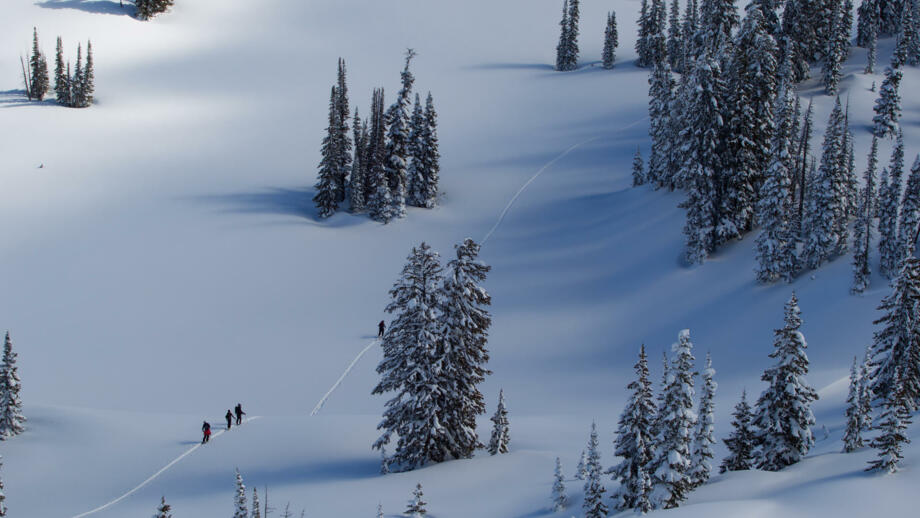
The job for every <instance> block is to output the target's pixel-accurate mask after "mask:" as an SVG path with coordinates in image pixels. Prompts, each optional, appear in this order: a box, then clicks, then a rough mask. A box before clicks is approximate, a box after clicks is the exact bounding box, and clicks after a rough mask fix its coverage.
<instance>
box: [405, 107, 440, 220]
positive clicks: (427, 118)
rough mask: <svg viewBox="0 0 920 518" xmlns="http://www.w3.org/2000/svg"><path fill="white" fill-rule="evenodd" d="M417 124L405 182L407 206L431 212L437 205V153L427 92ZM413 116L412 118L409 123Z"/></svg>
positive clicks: (433, 116)
mask: <svg viewBox="0 0 920 518" xmlns="http://www.w3.org/2000/svg"><path fill="white" fill-rule="evenodd" d="M420 115H421V119H420V120H419V121H418V132H417V137H415V138H417V143H416V144H415V147H414V149H413V151H412V165H411V166H410V178H414V181H412V180H410V182H409V197H410V203H411V204H412V205H415V206H416V207H425V208H429V209H430V208H433V207H434V206H435V205H437V203H438V182H439V175H440V172H441V164H440V162H441V153H440V151H439V150H438V114H437V112H435V109H434V98H433V97H432V96H431V92H428V98H427V99H426V101H425V110H424V112H422V113H421V114H420ZM414 118H415V115H414V114H413V119H414Z"/></svg>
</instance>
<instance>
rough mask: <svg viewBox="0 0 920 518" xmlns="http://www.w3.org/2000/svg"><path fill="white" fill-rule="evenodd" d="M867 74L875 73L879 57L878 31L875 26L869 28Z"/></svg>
mask: <svg viewBox="0 0 920 518" xmlns="http://www.w3.org/2000/svg"><path fill="white" fill-rule="evenodd" d="M866 48H867V49H868V50H867V51H866V73H867V74H874V73H875V61H876V59H877V56H878V30H877V29H876V27H875V24H872V26H871V27H870V28H869V39H868V41H867V43H866Z"/></svg>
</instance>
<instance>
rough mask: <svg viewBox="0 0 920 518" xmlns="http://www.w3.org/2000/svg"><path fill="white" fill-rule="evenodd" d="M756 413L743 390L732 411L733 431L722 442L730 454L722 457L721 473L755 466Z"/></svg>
mask: <svg viewBox="0 0 920 518" xmlns="http://www.w3.org/2000/svg"><path fill="white" fill-rule="evenodd" d="M753 419H754V415H753V414H752V413H751V405H749V404H748V402H747V391H742V392H741V401H740V402H739V403H738V404H737V405H735V411H734V412H733V413H732V432H731V433H730V434H729V435H728V437H727V438H725V439H723V440H722V442H724V443H725V446H726V447H727V448H728V456H727V457H725V458H724V459H722V464H721V466H719V473H725V472H726V471H744V470H748V469H752V468H753V467H754V460H755V457H754V447H755V441H756V437H755V431H754V428H753V426H752V420H753Z"/></svg>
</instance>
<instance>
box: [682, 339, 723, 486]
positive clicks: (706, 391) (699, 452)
mask: <svg viewBox="0 0 920 518" xmlns="http://www.w3.org/2000/svg"><path fill="white" fill-rule="evenodd" d="M700 374H701V376H702V378H703V395H702V396H701V397H700V407H699V408H700V411H699V412H698V421H699V424H698V426H697V429H696V431H695V434H694V436H693V449H692V458H691V460H690V462H691V464H690V471H689V472H688V474H689V476H690V484H691V487H694V488H695V487H699V486H701V485H703V484H705V483H706V482H707V481H708V480H709V475H710V474H711V473H712V464H711V463H710V460H711V459H712V458H713V457H714V456H715V453H714V452H713V451H712V445H714V444H715V443H716V441H715V439H714V438H713V431H714V429H715V416H714V413H715V396H716V388H717V387H718V384H717V383H716V382H715V380H714V379H713V378H714V377H715V374H716V371H715V369H713V368H712V358H711V357H710V356H709V353H707V354H706V366H705V367H704V368H703V371H702V372H701V373H700Z"/></svg>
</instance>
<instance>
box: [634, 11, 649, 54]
mask: <svg viewBox="0 0 920 518" xmlns="http://www.w3.org/2000/svg"><path fill="white" fill-rule="evenodd" d="M650 15H651V13H650V12H649V6H648V0H642V3H641V4H640V7H639V20H638V21H637V22H636V25H637V26H638V27H639V35H638V37H637V38H636V46H635V49H636V54H637V58H636V66H639V67H647V66H649V64H650V63H651V58H650V57H649V48H648V35H649V29H650V21H651V19H650Z"/></svg>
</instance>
